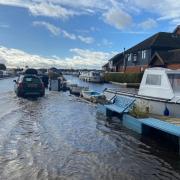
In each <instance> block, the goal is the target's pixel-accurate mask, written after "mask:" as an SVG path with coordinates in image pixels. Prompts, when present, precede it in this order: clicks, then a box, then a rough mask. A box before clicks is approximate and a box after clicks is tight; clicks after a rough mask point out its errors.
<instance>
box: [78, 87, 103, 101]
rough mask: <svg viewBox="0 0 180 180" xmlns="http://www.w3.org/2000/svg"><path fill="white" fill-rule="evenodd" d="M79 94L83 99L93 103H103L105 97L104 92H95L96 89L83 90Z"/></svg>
mask: <svg viewBox="0 0 180 180" xmlns="http://www.w3.org/2000/svg"><path fill="white" fill-rule="evenodd" d="M81 95H82V97H83V98H84V99H86V100H89V101H91V102H93V103H104V102H105V100H106V97H105V95H104V94H102V93H99V92H96V91H91V90H88V91H87V90H83V91H82V94H81Z"/></svg>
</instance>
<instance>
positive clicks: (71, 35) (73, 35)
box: [62, 30, 77, 40]
mask: <svg viewBox="0 0 180 180" xmlns="http://www.w3.org/2000/svg"><path fill="white" fill-rule="evenodd" d="M62 33H63V35H64V37H66V38H68V39H71V40H76V39H77V37H76V35H75V34H72V33H68V32H67V31H65V30H62Z"/></svg>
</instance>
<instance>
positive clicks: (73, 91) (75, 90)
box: [69, 84, 89, 96]
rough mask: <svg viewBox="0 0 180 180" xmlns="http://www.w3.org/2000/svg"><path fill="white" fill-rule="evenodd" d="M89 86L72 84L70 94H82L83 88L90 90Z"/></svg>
mask: <svg viewBox="0 0 180 180" xmlns="http://www.w3.org/2000/svg"><path fill="white" fill-rule="evenodd" d="M88 89H89V88H88V87H83V86H78V85H77V84H72V85H70V86H69V92H70V94H74V95H76V96H80V95H81V93H82V91H83V90H88Z"/></svg>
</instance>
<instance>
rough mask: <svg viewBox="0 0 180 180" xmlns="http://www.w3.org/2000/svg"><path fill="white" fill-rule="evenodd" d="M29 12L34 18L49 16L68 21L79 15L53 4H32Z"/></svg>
mask: <svg viewBox="0 0 180 180" xmlns="http://www.w3.org/2000/svg"><path fill="white" fill-rule="evenodd" d="M28 9H29V11H30V12H31V13H32V14H33V15H34V16H47V17H55V18H62V19H67V18H69V17H71V16H74V15H77V14H78V13H76V12H74V11H72V10H68V9H66V8H63V7H61V6H60V5H53V4H52V3H46V2H44V3H40V4H31V5H29V6H28Z"/></svg>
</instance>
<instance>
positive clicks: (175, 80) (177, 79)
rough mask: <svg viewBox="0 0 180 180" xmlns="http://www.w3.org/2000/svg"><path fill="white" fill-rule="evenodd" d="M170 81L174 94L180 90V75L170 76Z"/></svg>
mask: <svg viewBox="0 0 180 180" xmlns="http://www.w3.org/2000/svg"><path fill="white" fill-rule="evenodd" d="M168 78H169V81H170V83H171V86H172V89H173V91H174V92H179V90H180V74H168Z"/></svg>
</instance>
